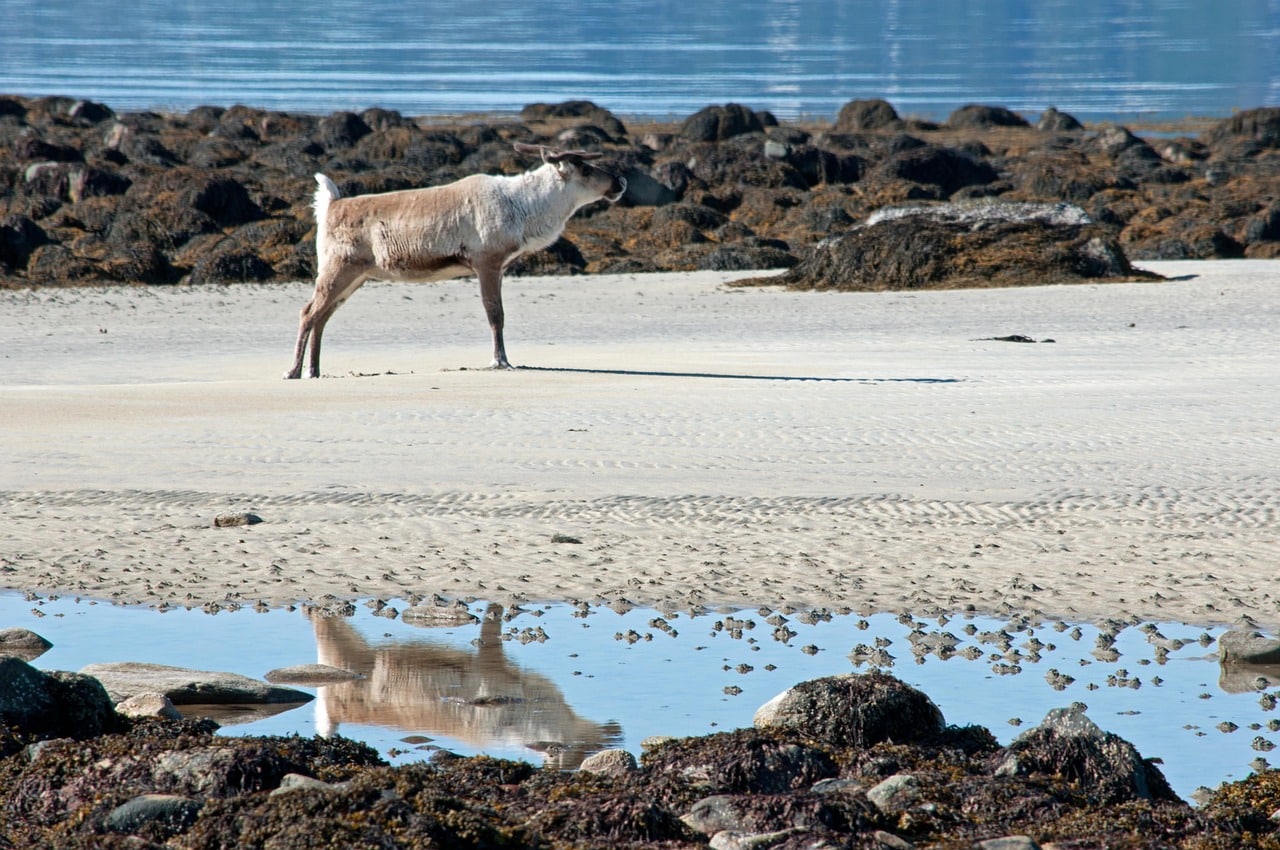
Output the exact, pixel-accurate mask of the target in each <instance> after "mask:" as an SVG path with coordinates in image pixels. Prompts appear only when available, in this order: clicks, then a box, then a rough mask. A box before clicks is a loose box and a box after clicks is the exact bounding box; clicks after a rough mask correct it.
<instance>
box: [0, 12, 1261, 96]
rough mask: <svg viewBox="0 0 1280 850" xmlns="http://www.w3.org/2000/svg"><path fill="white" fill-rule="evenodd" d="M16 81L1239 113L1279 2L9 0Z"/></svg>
mask: <svg viewBox="0 0 1280 850" xmlns="http://www.w3.org/2000/svg"><path fill="white" fill-rule="evenodd" d="M0 20H2V21H3V22H4V24H3V27H0V93H10V94H21V95H70V96H73V97H79V98H88V99H91V100H96V101H100V102H105V103H106V104H108V105H110V106H111V107H113V108H115V109H116V110H118V111H135V110H142V109H157V110H169V111H185V110H188V109H190V108H192V107H195V106H197V105H202V104H209V105H221V106H230V105H233V104H245V105H249V106H255V107H263V108H270V109H283V110H297V111H305V112H312V113H328V112H331V111H334V110H342V109H350V110H361V109H365V108H367V107H371V106H380V107H384V108H389V109H397V110H400V111H402V112H404V113H405V114H409V115H426V114H437V113H475V112H511V111H515V110H519V109H520V108H521V107H522V106H524V105H526V104H529V103H534V102H560V101H564V100H572V99H587V100H592V101H595V102H596V103H598V104H599V105H601V106H604V107H607V108H609V109H611V110H613V111H614V112H615V113H617V114H619V115H624V116H650V117H658V118H662V117H672V116H675V117H682V116H686V115H688V114H691V113H692V112H694V111H696V110H697V109H699V108H701V107H703V106H706V105H709V104H714V103H725V102H738V103H743V104H746V105H748V106H751V107H752V108H755V109H767V110H770V111H772V112H773V113H774V114H775V115H777V116H778V117H779V118H786V119H790V118H797V117H810V118H819V119H822V118H828V119H829V118H833V117H834V116H835V114H836V113H837V112H838V110H839V107H840V106H841V104H843V103H845V102H847V101H849V100H851V99H855V98H872V97H883V98H886V99H888V100H889V101H890V102H892V103H893V104H894V105H895V106H896V108H897V109H898V111H899V112H900V113H901V114H903V115H908V116H914V117H921V118H929V119H935V120H942V119H945V117H946V116H947V115H948V114H949V113H950V112H951V111H952V110H954V109H956V108H957V107H959V106H962V105H964V104H968V103H984V104H991V105H1000V106H1005V107H1008V108H1010V109H1014V110H1016V111H1019V112H1022V113H1024V114H1026V115H1027V116H1028V117H1032V118H1034V117H1035V116H1036V115H1038V114H1039V112H1040V111H1042V110H1044V109H1045V108H1046V107H1049V106H1055V107H1057V108H1058V109H1061V110H1063V111H1066V112H1069V113H1071V114H1073V115H1075V116H1076V117H1078V118H1080V119H1081V120H1085V121H1104V120H1113V121H1114V120H1121V121H1123V120H1130V119H1149V120H1165V119H1180V118H1185V117H1187V116H1206V117H1225V116H1227V115H1230V114H1231V112H1232V110H1237V109H1247V108H1252V107H1257V106H1264V105H1274V104H1275V103H1276V102H1277V100H1278V99H1280V2H1277V0H1233V2H1232V3H1230V4H1229V5H1228V6H1223V5H1221V4H1216V3H1204V2H1197V0H1124V2H1121V1H1120V0H992V2H954V1H953V0H737V2H726V3H685V2H674V0H647V2H639V0H573V2H565V0H543V2H539V3H508V2H490V0H476V2H471V3H456V2H448V3H446V2H439V0H419V2H414V3H394V4H393V3H373V4H369V3H359V4H353V3H348V2H335V1H334V0H307V2H300V0H283V2H271V3H267V2H261V0H223V2H220V3H190V2H170V0H139V2H136V3H130V4H127V6H122V5H121V4H118V3H102V2H99V0H41V2H32V0H0Z"/></svg>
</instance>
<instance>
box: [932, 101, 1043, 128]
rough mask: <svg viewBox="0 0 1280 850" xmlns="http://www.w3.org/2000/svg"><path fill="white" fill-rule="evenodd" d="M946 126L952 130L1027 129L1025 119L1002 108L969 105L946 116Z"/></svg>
mask: <svg viewBox="0 0 1280 850" xmlns="http://www.w3.org/2000/svg"><path fill="white" fill-rule="evenodd" d="M946 123H947V126H948V127H950V128H952V129H953V130H958V129H961V128H966V129H979V130H986V129H990V128H991V127H1029V126H1031V125H1030V124H1028V123H1027V119H1025V118H1023V117H1022V116H1021V115H1019V114H1017V113H1016V112H1012V111H1010V110H1008V109H1005V108H1004V107H1003V106H982V105H980V104H975V103H971V104H968V105H966V106H962V107H960V108H959V109H957V110H955V111H954V112H952V113H951V114H950V115H948V116H947V122H946Z"/></svg>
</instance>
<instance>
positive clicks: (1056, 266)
mask: <svg viewBox="0 0 1280 850" xmlns="http://www.w3.org/2000/svg"><path fill="white" fill-rule="evenodd" d="M1139 279H1140V280H1152V279H1158V276H1156V275H1153V274H1151V273H1150V272H1145V271H1142V270H1140V269H1135V268H1134V267H1133V266H1132V265H1131V264H1130V263H1129V260H1128V258H1127V257H1126V256H1125V253H1124V250H1123V249H1122V248H1121V246H1120V244H1119V242H1118V240H1117V239H1116V237H1115V235H1114V234H1113V233H1112V232H1111V231H1110V230H1109V229H1108V228H1105V227H1103V226H1101V225H1098V224H1095V223H1093V222H1092V220H1091V219H1090V218H1089V217H1088V215H1087V214H1086V213H1085V212H1084V211H1083V210H1081V209H1080V208H1079V207H1073V206H1071V205H1069V204H1034V203H958V204H939V205H922V206H911V207H899V208H893V209H887V210H882V211H880V212H878V213H877V214H875V215H873V216H871V217H870V218H868V220H867V222H866V223H865V224H864V225H863V226H861V227H857V228H854V229H853V230H851V231H849V232H847V233H845V234H843V235H841V236H838V237H834V238H831V239H829V240H827V241H825V242H823V243H820V244H819V245H818V246H817V247H816V248H815V249H814V250H813V251H812V252H811V253H810V254H809V255H808V256H807V257H806V258H805V259H804V260H802V261H801V262H800V263H798V264H797V265H796V266H794V267H793V268H791V269H790V270H789V271H788V272H787V273H785V274H783V275H780V276H778V277H771V278H764V279H753V280H745V281H737V282H736V283H738V284H739V285H749V284H766V285H782V286H786V287H789V288H791V289H838V290H846V291H861V292H874V291H886V290H912V289H952V288H961V287H993V286H1026V285H1037V284H1052V283H1071V282H1078V281H1083V280H1090V281H1106V280H1139Z"/></svg>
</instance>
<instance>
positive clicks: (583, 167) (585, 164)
mask: <svg viewBox="0 0 1280 850" xmlns="http://www.w3.org/2000/svg"><path fill="white" fill-rule="evenodd" d="M514 147H515V149H516V151H517V152H518V153H524V154H535V153H536V154H539V155H540V156H541V157H542V161H543V162H545V163H547V164H548V165H552V166H554V167H555V169H556V171H557V172H558V173H559V174H560V177H561V178H562V179H563V180H565V181H566V182H567V181H570V180H577V181H578V183H579V184H580V185H582V186H584V187H585V188H587V189H588V190H589V191H591V192H594V193H595V194H596V195H597V196H599V197H601V198H604V199H605V200H607V201H608V202H609V203H615V202H617V200H618V199H619V198H621V197H622V193H623V192H625V191H627V181H626V178H624V177H619V176H618V175H616V174H614V173H612V172H610V171H606V170H605V169H603V168H598V167H596V166H594V165H592V164H591V161H592V160H596V159H600V158H602V157H603V156H604V154H602V153H600V152H598V151H562V150H556V149H555V148H549V147H547V146H546V145H527V144H525V143H524V142H516V143H515V145H514Z"/></svg>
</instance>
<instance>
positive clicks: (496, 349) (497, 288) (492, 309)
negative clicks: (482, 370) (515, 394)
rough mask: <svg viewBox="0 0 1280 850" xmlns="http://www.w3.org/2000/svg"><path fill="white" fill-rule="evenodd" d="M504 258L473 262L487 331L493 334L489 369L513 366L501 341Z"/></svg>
mask: <svg viewBox="0 0 1280 850" xmlns="http://www.w3.org/2000/svg"><path fill="white" fill-rule="evenodd" d="M503 259H504V258H497V259H492V258H485V259H484V260H482V261H480V262H477V263H475V264H474V266H473V267H474V268H475V270H476V275H477V276H478V277H479V278H480V301H481V302H482V303H483V304H484V313H485V316H487V317H488V319H489V331H490V332H491V333H492V334H493V362H492V363H490V364H489V368H490V369H511V368H514V367H513V366H512V365H511V363H510V361H508V360H507V349H506V346H505V345H504V344H503V342H502V325H503V313H502V266H503Z"/></svg>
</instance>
